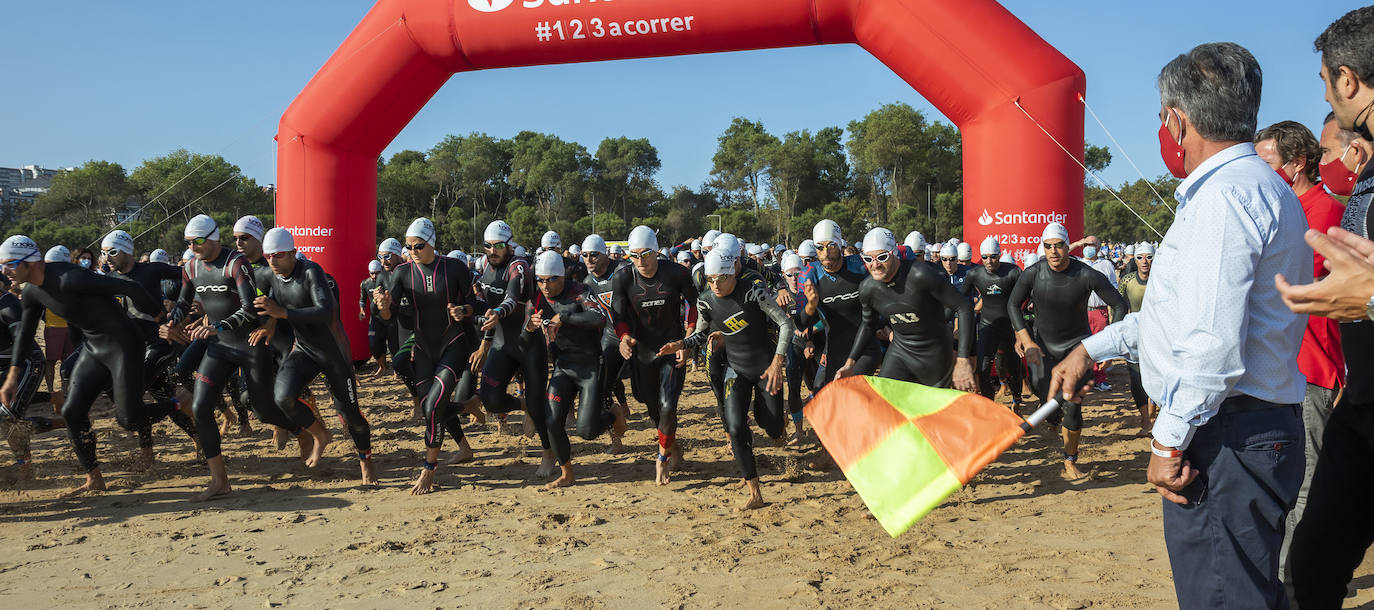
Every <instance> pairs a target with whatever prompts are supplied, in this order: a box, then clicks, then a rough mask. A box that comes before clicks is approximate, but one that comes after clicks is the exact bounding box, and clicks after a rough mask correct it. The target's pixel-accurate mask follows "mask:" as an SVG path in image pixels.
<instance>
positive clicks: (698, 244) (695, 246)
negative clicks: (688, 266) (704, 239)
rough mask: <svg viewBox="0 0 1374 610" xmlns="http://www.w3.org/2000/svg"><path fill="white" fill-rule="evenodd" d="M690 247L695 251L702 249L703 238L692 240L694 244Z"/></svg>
mask: <svg viewBox="0 0 1374 610" xmlns="http://www.w3.org/2000/svg"><path fill="white" fill-rule="evenodd" d="M690 249H691V250H693V251H696V250H700V249H701V240H700V239H694V240H692V246H691V248H690Z"/></svg>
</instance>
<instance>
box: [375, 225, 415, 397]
mask: <svg viewBox="0 0 1374 610" xmlns="http://www.w3.org/2000/svg"><path fill="white" fill-rule="evenodd" d="M407 258H408V257H407V256H406V251H405V248H404V247H402V246H401V241H400V240H398V239H396V238H395V237H388V238H386V239H385V240H382V243H381V244H378V246H377V261H378V262H380V263H381V264H382V270H381V271H379V272H377V286H379V287H381V286H387V285H389V284H390V282H391V279H390V278H391V274H392V272H394V271H395V270H396V267H398V266H400V264H401V263H403V262H405V261H406V259H407ZM371 295H372V293H371V292H368V299H371V298H372V296H371ZM372 307H373V316H372V319H373V320H375V321H377V322H378V323H379V324H380V326H381V328H382V336H383V338H384V340H385V343H386V351H387V353H389V354H391V369H392V370H393V371H396V373H397V375H400V371H399V370H397V369H396V358H397V355H398V354H399V353H400V351H401V344H402V343H405V342H406V340H407V339H409V338H410V333H409V331H407V330H404V329H402V328H401V327H400V325H399V324H398V323H397V320H396V319H395V318H393V319H390V320H387V319H384V318H381V316H380V315H378V314H379V312H377V311H376V305H375V304H373V305H372ZM402 381H403V382H405V384H406V387H407V388H409V387H410V385H411V384H410V382H409V381H408V380H406V379H404V378H403V379H402ZM412 396H413V394H412Z"/></svg>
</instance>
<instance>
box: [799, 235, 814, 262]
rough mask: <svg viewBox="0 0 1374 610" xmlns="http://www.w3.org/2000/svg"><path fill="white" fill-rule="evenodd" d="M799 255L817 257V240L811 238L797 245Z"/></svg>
mask: <svg viewBox="0 0 1374 610" xmlns="http://www.w3.org/2000/svg"><path fill="white" fill-rule="evenodd" d="M797 256H805V257H807V258H816V242H814V241H811V240H809V239H808V240H806V241H803V242H802V243H801V245H799V246H797Z"/></svg>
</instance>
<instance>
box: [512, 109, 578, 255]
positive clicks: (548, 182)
mask: <svg viewBox="0 0 1374 610" xmlns="http://www.w3.org/2000/svg"><path fill="white" fill-rule="evenodd" d="M591 172H592V158H591V156H590V155H588V154H587V149H586V148H583V146H582V145H581V144H578V143H576V142H567V141H564V140H562V139H560V138H558V137H556V136H550V135H547V134H542V133H535V132H532V131H522V132H520V133H519V134H517V135H516V136H515V138H514V140H512V142H511V172H510V178H509V180H510V184H511V186H512V187H514V188H515V189H516V190H517V191H518V192H521V193H524V194H525V195H526V198H525V199H526V201H529V202H532V203H533V204H534V205H535V206H536V207H537V208H538V210H539V214H540V217H541V220H542V221H543V222H544V223H545V224H546V225H549V224H553V223H556V222H558V221H563V220H566V221H569V222H571V221H572V220H573V219H575V218H576V217H578V216H580V215H581V213H582V208H583V206H582V195H583V193H584V192H585V191H586V189H587V187H588V184H589V182H590V179H591ZM541 233H542V232H541Z"/></svg>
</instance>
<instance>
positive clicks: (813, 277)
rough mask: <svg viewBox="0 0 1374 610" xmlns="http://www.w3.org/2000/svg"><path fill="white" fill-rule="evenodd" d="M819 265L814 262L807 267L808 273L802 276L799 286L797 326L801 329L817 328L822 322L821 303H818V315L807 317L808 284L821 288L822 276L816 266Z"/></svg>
mask: <svg viewBox="0 0 1374 610" xmlns="http://www.w3.org/2000/svg"><path fill="white" fill-rule="evenodd" d="M819 264H820V263H819V262H814V263H811V264H810V265H807V266H806V272H805V273H803V274H802V276H801V282H800V283H799V284H798V288H799V290H798V292H797V326H798V327H799V328H811V327H812V326H815V325H816V323H817V322H820V321H821V307H820V306H821V304H820V303H816V315H812V316H808V315H806V302H807V301H806V283H807V282H811V283H812V284H815V285H816V288H817V289H819V288H820V285H821V284H820V275H819V274H818V273H817V272H816V265H819Z"/></svg>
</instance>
